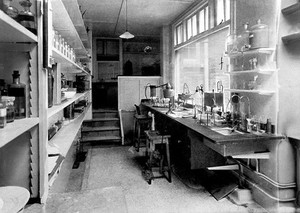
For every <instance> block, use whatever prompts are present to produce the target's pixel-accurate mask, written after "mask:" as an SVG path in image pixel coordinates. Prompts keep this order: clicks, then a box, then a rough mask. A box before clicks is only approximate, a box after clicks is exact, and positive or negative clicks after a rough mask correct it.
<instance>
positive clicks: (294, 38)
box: [281, 2, 300, 45]
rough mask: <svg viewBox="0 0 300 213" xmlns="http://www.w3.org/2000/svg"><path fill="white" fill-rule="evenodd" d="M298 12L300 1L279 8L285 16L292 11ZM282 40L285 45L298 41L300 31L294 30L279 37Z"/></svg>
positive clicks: (299, 39) (299, 10)
mask: <svg viewBox="0 0 300 213" xmlns="http://www.w3.org/2000/svg"><path fill="white" fill-rule="evenodd" d="M296 12H300V2H298V3H295V4H292V5H290V6H288V7H286V8H283V9H282V10H281V13H282V14H283V15H285V16H288V15H291V14H293V13H296ZM281 40H282V42H283V43H284V44H285V45H287V44H289V43H292V42H296V41H300V32H295V33H291V34H288V35H286V36H283V37H281Z"/></svg>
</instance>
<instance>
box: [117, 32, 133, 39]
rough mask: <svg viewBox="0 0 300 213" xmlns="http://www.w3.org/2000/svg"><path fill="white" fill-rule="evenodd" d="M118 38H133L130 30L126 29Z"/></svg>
mask: <svg viewBox="0 0 300 213" xmlns="http://www.w3.org/2000/svg"><path fill="white" fill-rule="evenodd" d="M120 38H123V39H130V38H134V35H132V34H131V33H130V32H128V31H126V32H125V33H123V34H122V35H120Z"/></svg>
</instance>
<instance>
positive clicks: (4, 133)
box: [0, 118, 39, 147]
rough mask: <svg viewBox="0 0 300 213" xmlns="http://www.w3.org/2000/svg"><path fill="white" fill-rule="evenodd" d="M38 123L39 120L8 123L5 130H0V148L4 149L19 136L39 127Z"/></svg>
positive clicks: (25, 119) (30, 119)
mask: <svg viewBox="0 0 300 213" xmlns="http://www.w3.org/2000/svg"><path fill="white" fill-rule="evenodd" d="M38 123H39V118H24V119H17V120H14V122H12V123H8V124H7V125H6V126H5V127H4V128H3V129H0V138H1V140H0V147H3V146H4V145H5V144H7V143H9V142H10V141H12V140H13V139H15V138H16V137H18V136H19V135H21V134H23V133H24V132H27V131H28V130H30V129H31V128H33V127H34V126H36V125H38Z"/></svg>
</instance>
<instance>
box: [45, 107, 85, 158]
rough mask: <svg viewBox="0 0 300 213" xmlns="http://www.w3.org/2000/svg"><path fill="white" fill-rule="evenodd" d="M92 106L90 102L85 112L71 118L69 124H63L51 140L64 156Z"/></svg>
mask: <svg viewBox="0 0 300 213" xmlns="http://www.w3.org/2000/svg"><path fill="white" fill-rule="evenodd" d="M90 107H91V104H89V105H88V106H87V107H86V108H85V110H84V112H83V113H81V114H80V115H79V116H77V117H76V118H74V119H73V120H70V123H69V124H67V125H65V126H63V127H62V128H61V129H60V130H59V131H58V132H57V133H56V134H55V135H54V136H53V138H52V139H51V140H50V141H49V143H50V144H53V145H55V146H56V147H58V149H59V151H60V154H61V155H62V156H64V157H65V156H66V155H67V153H68V151H69V149H70V147H71V145H72V143H73V140H74V138H75V136H76V133H77V132H78V131H79V129H80V127H81V124H82V122H83V120H84V118H85V115H86V112H87V111H88V110H89V109H90Z"/></svg>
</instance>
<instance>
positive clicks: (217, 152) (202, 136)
mask: <svg viewBox="0 0 300 213" xmlns="http://www.w3.org/2000/svg"><path fill="white" fill-rule="evenodd" d="M142 106H143V107H144V108H145V109H146V110H147V111H150V112H152V113H153V114H154V120H155V128H156V130H158V131H160V132H161V133H162V134H170V135H171V139H170V155H171V164H172V167H173V168H174V167H175V168H176V167H185V168H188V169H189V170H191V171H193V170H200V169H202V170H203V169H204V170H205V169H207V168H212V167H218V166H219V167H222V166H226V165H227V164H228V162H231V163H233V162H237V163H238V164H239V165H240V166H241V169H240V170H241V172H242V175H241V176H240V178H242V179H243V183H244V185H245V186H247V187H248V188H250V189H251V191H252V195H253V197H254V199H255V201H256V202H257V203H259V204H260V205H262V206H263V207H264V208H266V209H273V208H276V209H280V208H284V207H287V206H288V207H292V206H294V202H295V197H296V183H295V162H294V150H293V147H292V145H291V144H290V143H289V141H288V140H287V139H286V138H285V137H284V136H283V135H276V134H266V133H260V134H254V133H242V134H241V133H238V132H233V133H232V134H230V133H229V134H224V133H223V132H222V131H219V130H221V129H224V128H221V127H210V126H207V125H203V124H201V123H200V122H199V120H198V119H194V118H193V116H192V112H190V113H187V114H182V113H178V112H175V113H174V114H173V113H167V112H168V110H169V109H168V108H164V107H155V106H153V105H151V104H148V103H143V104H142ZM182 115H183V116H182ZM233 173H236V174H238V172H234V171H233ZM275 212H276V211H275Z"/></svg>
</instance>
